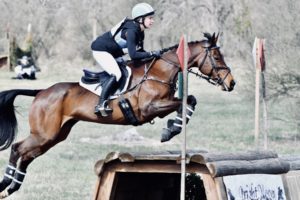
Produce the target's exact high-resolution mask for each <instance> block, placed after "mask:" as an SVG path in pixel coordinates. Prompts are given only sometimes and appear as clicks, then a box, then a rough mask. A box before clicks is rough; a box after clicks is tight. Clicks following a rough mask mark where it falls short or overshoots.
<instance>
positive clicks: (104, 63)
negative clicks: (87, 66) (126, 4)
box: [93, 51, 122, 81]
mask: <svg viewBox="0 0 300 200" xmlns="http://www.w3.org/2000/svg"><path fill="white" fill-rule="evenodd" d="M93 57H94V59H95V60H96V61H97V63H98V64H99V65H100V67H101V68H102V69H103V70H104V71H106V72H107V73H108V74H111V75H115V76H116V80H117V81H119V80H120V78H121V76H122V74H121V70H120V68H119V65H118V64H117V62H116V60H115V58H114V57H113V56H112V55H111V54H110V53H108V52H106V51H93Z"/></svg>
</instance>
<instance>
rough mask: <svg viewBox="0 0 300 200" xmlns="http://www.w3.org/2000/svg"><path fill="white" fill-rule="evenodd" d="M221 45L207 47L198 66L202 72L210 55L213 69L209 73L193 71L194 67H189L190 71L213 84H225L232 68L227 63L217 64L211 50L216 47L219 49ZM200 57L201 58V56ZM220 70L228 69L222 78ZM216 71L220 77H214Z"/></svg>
mask: <svg viewBox="0 0 300 200" xmlns="http://www.w3.org/2000/svg"><path fill="white" fill-rule="evenodd" d="M219 48H220V47H217V46H214V47H206V48H205V55H204V57H203V58H202V61H201V62H200V65H199V67H198V70H199V71H200V72H201V69H202V67H203V65H204V63H205V61H206V59H207V57H208V59H209V61H210V64H211V67H212V68H211V71H210V73H209V74H208V75H204V74H202V73H198V72H194V71H192V69H189V70H188V72H189V73H191V74H194V75H196V76H197V77H200V78H203V79H205V80H207V82H209V83H210V84H213V85H224V84H225V83H224V81H225V79H226V78H227V76H228V75H229V73H230V72H231V69H230V68H229V67H228V66H227V65H226V64H225V66H217V64H216V60H215V58H214V57H213V56H212V54H211V50H214V49H219ZM199 59H200V58H199ZM220 70H227V74H226V75H225V76H224V78H221V77H220V75H219V73H218V72H219V71H220ZM214 71H215V72H216V73H217V74H218V78H212V75H213V72H214Z"/></svg>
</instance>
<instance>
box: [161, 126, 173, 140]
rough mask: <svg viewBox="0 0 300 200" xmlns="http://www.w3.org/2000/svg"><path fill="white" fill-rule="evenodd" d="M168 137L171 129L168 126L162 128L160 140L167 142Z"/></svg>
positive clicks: (169, 137)
mask: <svg viewBox="0 0 300 200" xmlns="http://www.w3.org/2000/svg"><path fill="white" fill-rule="evenodd" d="M170 139H171V130H170V129H168V128H163V131H162V133H161V139H160V142H167V141H169V140H170Z"/></svg>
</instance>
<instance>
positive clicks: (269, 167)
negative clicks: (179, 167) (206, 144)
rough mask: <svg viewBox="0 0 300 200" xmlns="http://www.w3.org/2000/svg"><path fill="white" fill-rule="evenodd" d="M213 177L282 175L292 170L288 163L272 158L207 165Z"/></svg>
mask: <svg viewBox="0 0 300 200" xmlns="http://www.w3.org/2000/svg"><path fill="white" fill-rule="evenodd" d="M206 166H207V168H208V170H209V171H210V173H211V175H212V176H213V177H220V176H227V175H237V174H282V173H286V172H288V171H289V169H290V165H289V163H288V162H285V161H282V160H280V159H276V158H271V159H264V160H252V161H246V160H243V161H241V160H234V161H217V162H211V163H207V164H206Z"/></svg>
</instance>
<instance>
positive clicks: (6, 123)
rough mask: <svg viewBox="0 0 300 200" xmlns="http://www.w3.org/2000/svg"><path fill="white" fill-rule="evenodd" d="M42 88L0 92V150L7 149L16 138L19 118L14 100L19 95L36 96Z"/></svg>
mask: <svg viewBox="0 0 300 200" xmlns="http://www.w3.org/2000/svg"><path fill="white" fill-rule="evenodd" d="M40 91H41V90H7V91H3V92H0V151H2V150H4V149H7V148H8V147H9V146H10V145H11V144H12V142H13V141H14V139H15V136H16V132H17V131H16V130H17V125H18V123H17V118H16V115H15V107H14V100H15V98H16V96H17V95H25V96H33V97H34V96H36V95H37V94H38V93H39V92H40Z"/></svg>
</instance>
